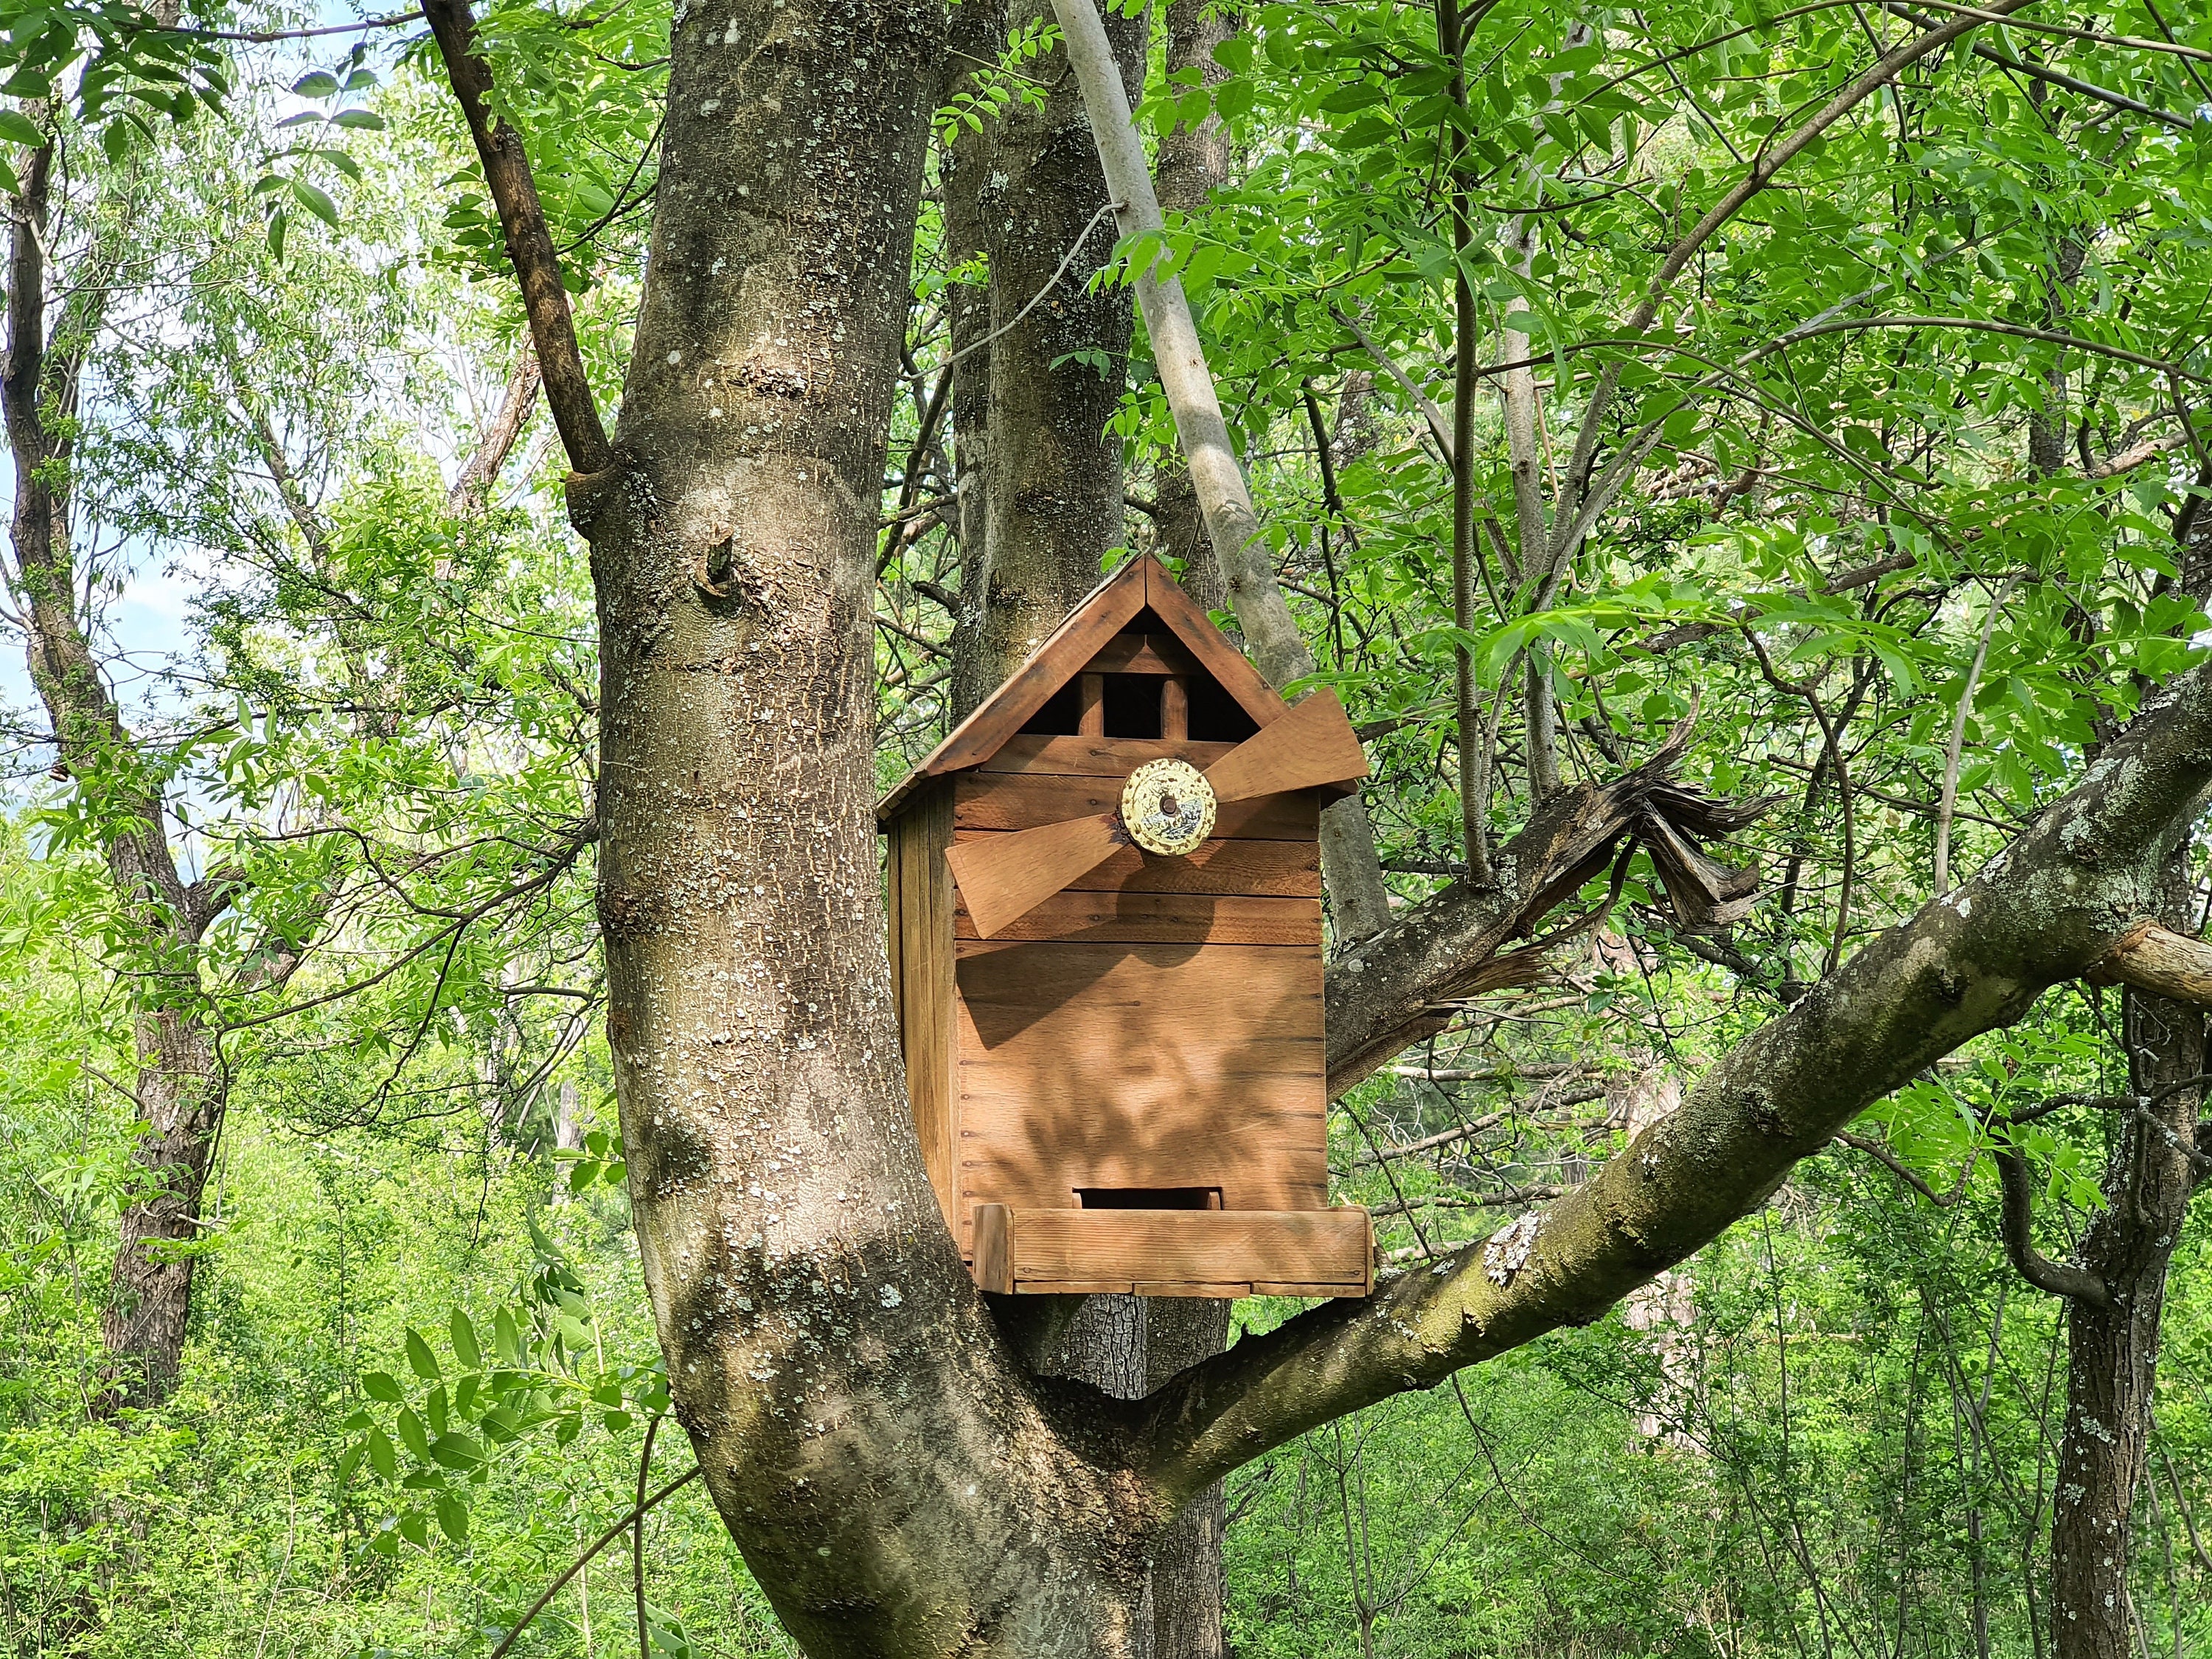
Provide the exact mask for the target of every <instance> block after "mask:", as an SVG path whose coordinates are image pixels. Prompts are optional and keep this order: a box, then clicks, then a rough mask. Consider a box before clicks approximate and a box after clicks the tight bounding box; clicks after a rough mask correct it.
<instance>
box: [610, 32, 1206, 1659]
mask: <svg viewBox="0 0 2212 1659" xmlns="http://www.w3.org/2000/svg"><path fill="white" fill-rule="evenodd" d="M943 39H944V16H943V14H942V12H941V10H940V9H939V8H938V7H936V6H934V5H932V4H928V3H900V0H890V3H884V4H877V5H872V6H866V7H847V6H841V5H831V4H828V3H824V0H707V3H703V4H699V5H696V6H693V7H690V8H688V9H684V10H683V11H681V12H680V13H679V14H678V18H677V21H676V23H675V26H674V29H673V32H672V37H671V65H670V88H669V100H668V119H667V127H666V131H665V139H664V146H665V148H664V151H663V155H664V160H663V164H662V173H661V183H660V191H659V201H658V203H657V204H656V213H655V221H654V226H653V245H652V252H651V258H650V260H649V263H648V265H647V288H646V293H645V295H644V300H643V304H642V306H641V315H640V320H639V325H638V331H637V338H636V343H635V349H634V352H633V355H632V357H631V360H630V369H629V377H628V380H627V382H626V385H625V388H624V395H623V400H622V420H621V426H620V429H619V431H618V432H617V435H616V440H615V453H616V459H615V461H614V463H613V465H611V467H609V468H608V469H607V470H606V471H604V472H601V473H598V474H593V475H589V476H586V477H579V478H577V479H575V480H574V482H573V483H571V486H570V510H571V514H572V516H573V517H574V520H575V521H576V523H577V525H578V527H579V528H580V530H581V531H582V532H584V534H585V535H586V537H587V538H589V539H590V541H591V543H592V563H593V571H594V575H595V580H596V585H597V587H598V592H599V624H600V641H601V676H602V684H603V688H604V696H603V700H602V750H601V752H602V755H603V757H604V758H603V763H602V769H601V778H602V780H603V782H602V793H601V798H600V807H599V811H600V823H601V825H602V840H601V843H600V888H599V914H600V919H601V923H602V927H603V930H604V933H605V950H606V960H607V969H608V987H609V1013H608V1020H607V1030H608V1038H609V1042H610V1046H611V1050H612V1054H613V1058H614V1064H615V1073H616V1080H617V1087H618V1091H619V1094H620V1097H621V1103H622V1118H623V1133H624V1136H625V1139H626V1143H627V1146H628V1147H629V1184H630V1189H631V1194H632V1198H633V1203H634V1208H635V1224H636V1227H637V1232H638V1237H639V1243H640V1247H641V1255H642V1260H643V1264H644V1267H645V1273H646V1282H647V1289H648V1291H649V1293H650V1296H651V1298H652V1303H653V1312H654V1315H655V1318H656V1321H657V1322H658V1325H659V1334H660V1339H661V1343H662V1346H663V1349H664V1351H665V1353H666V1355H667V1357H668V1368H669V1377H670V1383H671V1390H672V1393H673V1395H674V1397H675V1401H676V1410H677V1413H678V1418H679V1419H680V1420H681V1421H682V1422H683V1424H684V1426H685V1427H686V1429H687V1430H688V1431H690V1435H691V1438H692V1443H693V1445H694V1447H695V1449H696V1452H697V1455H698V1457H699V1459H700V1462H701V1463H702V1466H703V1467H704V1468H705V1470H706V1474H707V1481H708V1488H709V1490H710V1491H711V1492H712V1493H713V1496H714V1501H715V1504H716V1505H717V1507H718V1509H719V1510H720V1513H721V1515H722V1517H723V1519H724V1521H725V1522H726V1525H727V1527H728V1528H729V1531H730V1533H731V1534H732V1537H733V1538H734V1539H735V1540H736V1541H737V1543H738V1547H739V1548H740V1549H741V1550H742V1551H743V1552H744V1556H745V1559H746V1560H747V1562H748V1563H749V1564H750V1566H751V1568H752V1570H753V1572H754V1574H755V1576H756V1577H757V1579H758V1581H759V1582H760V1583H761V1584H762V1586H763V1589H765V1590H766V1591H767V1593H768V1595H769V1598H770V1600H771V1601H772V1602H773V1604H774V1606H775V1609H776V1612H777V1614H778V1616H779V1617H780V1618H781V1620H783V1622H784V1624H785V1626H786V1627H787V1629H789V1630H790V1631H791V1632H792V1633H793V1636H794V1637H795V1638H797V1639H798V1640H799V1643H801V1644H803V1645H804V1646H805V1647H806V1648H807V1650H809V1651H811V1652H814V1653H817V1654H824V1655H826V1654H884V1655H907V1654H934V1653H942V1652H950V1651H955V1650H958V1651H964V1652H969V1653H974V1654H978V1655H986V1654H1004V1655H1007V1656H1013V1655H1017V1654H1018V1655H1024V1656H1030V1655H1041V1654H1082V1653H1094V1652H1096V1653H1109V1652H1121V1651H1123V1650H1126V1649H1127V1645H1128V1640H1129V1638H1130V1636H1131V1633H1132V1632H1133V1627H1134V1626H1135V1623H1136V1620H1137V1618H1138V1615H1139V1608H1140V1606H1141V1602H1142V1597H1143V1590H1144V1577H1145V1574H1144V1562H1145V1554H1146V1547H1147V1546H1148V1544H1149V1542H1150V1539H1151V1534H1152V1533H1153V1532H1154V1531H1155V1530H1157V1528H1158V1526H1159V1525H1160V1524H1161V1523H1162V1522H1164V1519H1165V1515H1166V1510H1167V1507H1168V1505H1167V1504H1166V1502H1165V1501H1164V1499H1163V1498H1161V1497H1160V1496H1159V1495H1158V1493H1157V1492H1156V1491H1155V1490H1154V1489H1153V1488H1152V1487H1150V1486H1149V1485H1148V1484H1147V1483H1144V1482H1141V1481H1139V1480H1136V1479H1135V1478H1134V1477H1133V1475H1132V1474H1130V1472H1129V1470H1128V1468H1127V1462H1126V1460H1125V1458H1123V1457H1122V1456H1121V1455H1119V1454H1118V1453H1117V1452H1116V1450H1115V1441H1116V1435H1115V1427H1116V1423H1115V1416H1114V1414H1113V1413H1111V1412H1109V1411H1106V1410H1104V1409H1103V1408H1102V1407H1103V1402H1101V1401H1100V1400H1099V1397H1098V1396H1097V1395H1096V1394H1093V1393H1091V1392H1090V1391H1088V1390H1083V1389H1078V1388H1076V1387H1075V1385H1072V1384H1053V1383H1046V1382H1042V1381H1040V1380H1038V1379H1036V1378H1035V1377H1033V1376H1030V1374H1029V1373H1028V1372H1027V1371H1026V1370H1024V1369H1023V1368H1022V1367H1021V1366H1020V1365H1019V1364H1018V1363H1017V1362H1016V1360H1015V1358H1014V1357H1013V1355H1012V1353H1011V1352H1010V1350H1009V1349H1008V1347H1007V1346H1006V1342H1005V1341H1004V1340H1003V1339H1002V1338H1001V1336H1000V1333H999V1331H998V1328H997V1327H996V1325H995V1324H994V1322H993V1321H992V1319H991V1318H990V1317H989V1316H987V1313H986V1311H985V1310H984V1308H983V1305H982V1302H981V1297H980V1295H979V1294H978V1293H977V1291H975V1285H974V1283H973V1281H972V1279H970V1278H969V1275H968V1273H967V1271H966V1269H965V1268H964V1267H963V1266H962V1264H961V1261H960V1259H959V1256H958V1255H957V1252H956V1250H955V1249H954V1248H953V1245H952V1242H951V1238H950V1237H949V1236H948V1235H947V1233H946V1231H945V1226H944V1224H943V1222H942V1220H941V1219H940V1218H939V1214H938V1210H937V1205H936V1201H935V1200H934V1198H933V1195H932V1193H931V1190H930V1188H929V1184H928V1182H927V1179H926V1178H925V1176H924V1174H923V1170H922V1165H921V1153H920V1148H919V1146H918V1143H917V1142H916V1140H915V1134H914V1131H913V1127H912V1124H911V1122H910V1121H909V1120H908V1115H907V1108H906V1101H905V1090H904V1085H903V1080H902V1076H901V1073H900V1067H899V1060H898V1054H899V1048H898V1036H897V1032H896V1028H895V1025H894V1023H893V1019H892V1015H891V1007H890V998H889V995H888V989H889V987H888V983H887V977H886V973H885V969H884V957H883V945H882V939H883V923H884V917H883V908H882V903H881V900H880V896H879V889H878V873H877V872H878V850H877V846H876V842H875V833H874V827H873V818H872V810H871V809H872V805H873V800H874V795H875V779H874V765H873V754H872V747H873V735H874V732H873V728H874V721H873V718H872V710H873V702H874V685H873V653H872V647H871V641H870V623H871V617H872V604H871V596H872V577H873V570H872V554H873V548H874V540H875V520H876V515H877V512H878V500H879V498H880V494H881V489H882V483H883V466H884V448H885V440H886V431H887V425H888V421H889V412H890V401H891V398H892V394H893V391H894V387H895V385H896V368H897V363H898V348H899V343H900V342H899V330H900V327H901V325H902V319H903V317H904V314H905V305H904V303H903V300H904V289H905V278H906V258H905V250H906V249H907V248H908V246H911V238H912V234H913V228H914V219H915V210H916V205H917V202H918V198H919V195H920V190H921V168H922V159H923V154H924V149H925V146H926V145H927V142H928V132H927V122H928V116H929V112H930V110H931V108H932V106H933V94H934V91H935V88H936V85H937V81H938V76H937V58H938V53H939V50H940V47H941V43H942V40H943ZM733 112H734V115H735V118H734V119H733V118H732V114H733Z"/></svg>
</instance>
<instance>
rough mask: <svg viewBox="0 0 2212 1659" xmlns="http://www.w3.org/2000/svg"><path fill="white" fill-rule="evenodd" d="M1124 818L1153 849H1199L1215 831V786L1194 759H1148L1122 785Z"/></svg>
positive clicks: (1148, 849) (1149, 850)
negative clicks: (1201, 843)
mask: <svg viewBox="0 0 2212 1659" xmlns="http://www.w3.org/2000/svg"><path fill="white" fill-rule="evenodd" d="M1121 823H1122V825H1123V826H1124V827H1125V828H1126V829H1127V830H1128V832H1129V838H1130V839H1131V840H1132V841H1134V842H1136V843H1137V845H1138V846H1139V847H1141V848H1144V849H1145V850H1146V852H1147V853H1160V854H1167V855H1170V856H1180V855H1181V854H1185V853H1188V852H1192V851H1194V850H1195V849H1196V848H1197V847H1198V846H1199V844H1200V842H1203V841H1204V840H1205V839H1206V837H1207V836H1210V835H1212V833H1213V787H1212V785H1211V784H1209V783H1208V782H1206V778H1205V775H1203V774H1202V773H1200V771H1199V769H1197V768H1196V767H1194V766H1193V765H1192V764H1191V763H1189V762H1188V761H1179V760H1156V761H1147V762H1146V763H1144V764H1143V765H1142V766H1140V767H1139V768H1138V769H1136V770H1135V771H1133V772H1132V773H1130V774H1129V781H1128V782H1127V783H1126V784H1124V785H1123V786H1122V788H1121Z"/></svg>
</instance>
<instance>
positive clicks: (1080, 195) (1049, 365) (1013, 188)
mask: <svg viewBox="0 0 2212 1659" xmlns="http://www.w3.org/2000/svg"><path fill="white" fill-rule="evenodd" d="M1016 15H1017V18H1018V21H1022V22H1024V23H1026V22H1030V21H1035V20H1036V18H1038V17H1040V16H1042V8H1041V7H1038V6H1024V7H1021V8H1019V9H1018V11H1017V14H1016ZM1107 35H1108V38H1109V40H1110V42H1111V43H1112V46H1113V52H1114V58H1115V64H1116V66H1117V67H1118V68H1119V69H1120V70H1121V82H1122V85H1123V87H1124V88H1126V89H1127V91H1129V92H1130V93H1131V94H1134V92H1135V90H1136V89H1137V88H1139V87H1140V86H1141V85H1142V84H1143V81H1144V73H1145V42H1146V19H1145V17H1144V16H1143V15H1141V14H1139V15H1138V16H1136V17H1133V18H1130V17H1124V16H1122V15H1121V14H1120V13H1118V12H1116V13H1115V14H1113V15H1111V16H1110V17H1109V19H1108V20H1107ZM1030 74H1031V75H1032V76H1034V77H1035V78H1036V80H1038V81H1040V82H1043V83H1044V84H1045V85H1046V86H1047V87H1048V88H1050V90H1048V92H1047V93H1046V94H1045V99H1044V106H1043V107H1042V109H1031V108H1030V107H1029V106H1027V105H1026V104H1022V103H1017V104H1016V105H1015V106H1013V108H1012V110H1011V111H1009V112H1008V113H1007V116H1006V121H1005V123H1004V125H1003V126H1002V127H1001V128H1000V131H998V132H997V133H996V134H995V135H994V138H993V142H992V161H991V178H990V184H989V186H988V188H987V191H986V192H985V194H984V210H985V212H986V214H987V216H988V218H989V221H990V222H991V224H992V226H993V239H992V252H991V284H990V295H991V327H992V331H993V336H994V337H993V338H992V341H991V346H990V352H991V366H990V400H991V401H990V414H989V423H990V432H991V442H990V460H989V463H988V473H987V477H988V480H989V483H988V487H987V489H986V490H985V492H984V498H983V499H984V506H983V561H982V573H981V574H982V577H983V583H984V590H983V591H984V594H985V599H984V604H983V606H982V611H981V619H982V620H981V629H980V637H979V639H978V641H977V648H976V650H975V652H974V653H972V654H971V655H969V656H968V657H966V658H963V659H962V660H961V663H960V665H959V667H958V668H957V669H956V671H955V674H956V678H957V677H958V676H960V675H962V674H966V675H968V676H969V677H970V678H971V683H980V684H982V685H985V686H995V685H997V684H999V683H1000V681H1001V680H1003V679H1005V678H1006V676H1007V675H1008V674H1009V673H1011V672H1012V671H1013V669H1014V668H1015V667H1016V666H1017V665H1018V664H1019V663H1020V662H1021V660H1022V659H1024V657H1026V656H1028V655H1029V653H1030V652H1032V651H1034V650H1035V649H1036V647H1038V646H1039V645H1041V644H1042V643H1043V641H1044V638H1045V636H1046V635H1048V634H1049V633H1051V632H1052V630H1053V629H1055V628H1057V627H1059V626H1060V623H1061V622H1062V621H1063V620H1064V619H1065V618H1066V616H1067V613H1068V612H1069V611H1073V609H1074V608H1075V607H1076V605H1078V604H1079V603H1080V602H1081V600H1082V599H1083V596H1084V595H1085V594H1086V593H1088V592H1090V591H1091V589H1092V588H1094V587H1096V586H1097V585H1098V579H1099V576H1100V574H1101V573H1102V567H1103V560H1104V556H1105V554H1106V551H1107V550H1108V549H1109V548H1112V547H1115V546H1117V545H1119V544H1121V539H1122V535H1121V513H1122V479H1121V440H1120V439H1118V438H1115V437H1114V436H1112V435H1109V433H1108V432H1107V430H1106V425H1107V422H1109V421H1110V420H1112V419H1113V416H1114V411H1115V410H1116V409H1117V408H1118V407H1119V406H1120V404H1121V388H1122V386H1124V385H1125V384H1126V383H1127V379H1128V366H1129V332H1130V328H1131V325H1132V320H1133V319H1132V311H1131V305H1130V299H1129V291H1128V289H1126V288H1124V287H1122V286H1121V285H1120V284H1118V283H1116V284H1114V285H1112V286H1109V287H1105V288H1101V289H1097V291H1096V292H1093V291H1092V290H1091V278H1092V277H1093V276H1095V275H1096V274H1097V272H1098V271H1099V270H1102V269H1103V267H1104V266H1105V264H1106V263H1107V261H1108V260H1109V258H1110V257H1111V256H1112V254H1113V252H1114V240H1115V239H1114V230H1113V224H1112V217H1113V216H1112V214H1111V213H1110V212H1109V202H1108V198H1107V195H1106V181H1105V179H1104V178H1103V177H1102V176H1101V174H1100V173H1099V171H1098V156H1097V150H1096V148H1095V147H1094V146H1093V145H1092V143H1091V129H1090V125H1089V124H1088V123H1087V122H1086V121H1085V119H1084V114H1083V97H1082V94H1081V93H1080V92H1079V91H1078V90H1077V88H1076V86H1075V84H1074V81H1073V77H1072V76H1070V75H1069V74H1068V72H1067V58H1066V54H1065V53H1064V52H1063V51H1062V49H1061V48H1060V47H1059V46H1054V48H1053V49H1052V51H1051V52H1048V53H1047V54H1046V55H1045V56H1043V57H1041V58H1038V59H1037V60H1036V66H1035V67H1034V68H1033V69H1032V70H1030ZM1071 255H1073V257H1072V258H1071V257H1070V256H1071ZM1063 267H1064V269H1063ZM1039 295H1045V297H1044V298H1043V299H1042V301H1039V299H1038V296H1039ZM1025 308H1027V310H1028V315H1027V316H1026V317H1025V318H1024V319H1023V320H1022V321H1020V322H1018V323H1017V322H1015V321H1014V319H1015V318H1016V317H1017V316H1018V315H1019V314H1020V313H1022V312H1023V311H1024V309H1025ZM980 701H981V694H980V693H979V694H978V695H977V696H975V697H973V698H972V699H970V700H969V706H970V707H972V706H973V704H974V702H980Z"/></svg>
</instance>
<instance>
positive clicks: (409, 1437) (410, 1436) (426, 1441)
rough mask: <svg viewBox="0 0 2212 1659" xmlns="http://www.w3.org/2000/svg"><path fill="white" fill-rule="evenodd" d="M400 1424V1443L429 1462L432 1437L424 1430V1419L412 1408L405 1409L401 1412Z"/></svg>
mask: <svg viewBox="0 0 2212 1659" xmlns="http://www.w3.org/2000/svg"><path fill="white" fill-rule="evenodd" d="M398 1429H399V1443H400V1444H401V1445H403V1446H404V1447H406V1448H407V1449H408V1450H409V1451H411V1452H413V1453H414V1454H415V1455H416V1456H417V1457H419V1458H421V1459H422V1461H423V1462H426V1463H427V1462H429V1461H430V1437H429V1436H428V1435H427V1434H425V1433H424V1432H423V1431H422V1419H421V1418H419V1417H417V1416H416V1415H415V1413H414V1411H413V1410H412V1409H411V1408H407V1409H403V1410H402V1411H401V1412H400V1413H399V1422H398Z"/></svg>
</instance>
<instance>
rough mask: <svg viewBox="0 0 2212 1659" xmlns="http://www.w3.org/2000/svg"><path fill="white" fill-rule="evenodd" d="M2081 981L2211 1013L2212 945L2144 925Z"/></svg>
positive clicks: (2150, 923)
mask: <svg viewBox="0 0 2212 1659" xmlns="http://www.w3.org/2000/svg"><path fill="white" fill-rule="evenodd" d="M2082 978H2084V979H2086V980H2087V981H2089V983H2090V984H2092V985H2132V986H2133V987H2135V988H2136V990H2138V991H2148V992H2151V993H2153V994H2155V995H2158V996H2162V997H2169V998H2171V999H2172V1000H2174V1001H2176V1002H2186V1003H2189V1004H2191V1005H2192V1006H2196V1007H2199V1008H2212V945H2208V944H2206V943H2205V942H2204V941H2203V939H2191V938H2189V937H2187V936H2186V935H2185V934H2182V933H2175V932H2174V931H2173V930H2172V928H2170V927H2165V926H2163V925H2162V924H2160V923H2159V922H2155V921H2139V922H2137V923H2136V925H2135V926H2134V927H2131V928H2130V929H2129V930H2128V931H2127V933H2125V934H2124V935H2123V936H2122V937H2121V939H2120V941H2119V943H2118V944H2117V945H2113V946H2112V949H2111V950H2109V951H2106V953H2105V955H2104V957H2102V959H2101V960H2100V961H2099V962H2098V963H2097V964H2096V966H2094V967H2093V968H2092V969H2089V971H2088V972H2087V973H2086V974H2084V975H2082Z"/></svg>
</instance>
